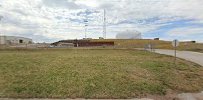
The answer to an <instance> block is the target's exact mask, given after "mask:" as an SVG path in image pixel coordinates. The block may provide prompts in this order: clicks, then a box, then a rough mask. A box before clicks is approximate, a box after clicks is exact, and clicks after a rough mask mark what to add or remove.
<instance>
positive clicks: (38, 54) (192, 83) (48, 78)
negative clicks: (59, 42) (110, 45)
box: [0, 49, 203, 98]
mask: <svg viewBox="0 0 203 100" xmlns="http://www.w3.org/2000/svg"><path fill="white" fill-rule="evenodd" d="M202 88H203V68H202V67H201V66H199V65H197V64H194V63H191V62H187V61H184V60H181V59H178V62H177V66H174V64H173V59H172V57H168V56H164V55H158V54H154V53H149V52H145V51H136V50H111V49H109V50H104V49H102V50H99V49H97V50H93V49H89V50H87V49H84V50H82V49H47V50H1V51H0V97H12V98H134V97H140V96H145V95H147V94H152V95H165V94H166V93H167V90H172V91H174V92H196V91H200V90H202Z"/></svg>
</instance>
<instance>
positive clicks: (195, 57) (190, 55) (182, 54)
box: [155, 49, 203, 66]
mask: <svg viewBox="0 0 203 100" xmlns="http://www.w3.org/2000/svg"><path fill="white" fill-rule="evenodd" d="M155 52H156V53H159V54H165V55H170V56H174V50H163V49H156V50H155ZM177 57H178V58H182V59H185V60H188V61H191V62H194V63H197V64H199V65H201V66H203V53H198V52H192V51H177Z"/></svg>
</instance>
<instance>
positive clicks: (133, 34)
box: [116, 30, 142, 39]
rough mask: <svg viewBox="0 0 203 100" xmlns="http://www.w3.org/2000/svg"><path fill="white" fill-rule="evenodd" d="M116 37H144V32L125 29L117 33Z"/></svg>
mask: <svg viewBox="0 0 203 100" xmlns="http://www.w3.org/2000/svg"><path fill="white" fill-rule="evenodd" d="M116 39H142V34H141V33H140V32H138V31H128V30H127V31H124V32H120V33H118V34H117V35H116Z"/></svg>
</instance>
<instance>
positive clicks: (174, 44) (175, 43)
mask: <svg viewBox="0 0 203 100" xmlns="http://www.w3.org/2000/svg"><path fill="white" fill-rule="evenodd" d="M172 46H173V47H178V46H179V41H178V40H177V39H175V40H173V42H172Z"/></svg>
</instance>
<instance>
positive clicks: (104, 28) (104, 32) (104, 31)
mask: <svg viewBox="0 0 203 100" xmlns="http://www.w3.org/2000/svg"><path fill="white" fill-rule="evenodd" d="M103 17H104V19H103V21H104V23H103V38H104V39H106V9H104V16H103Z"/></svg>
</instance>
